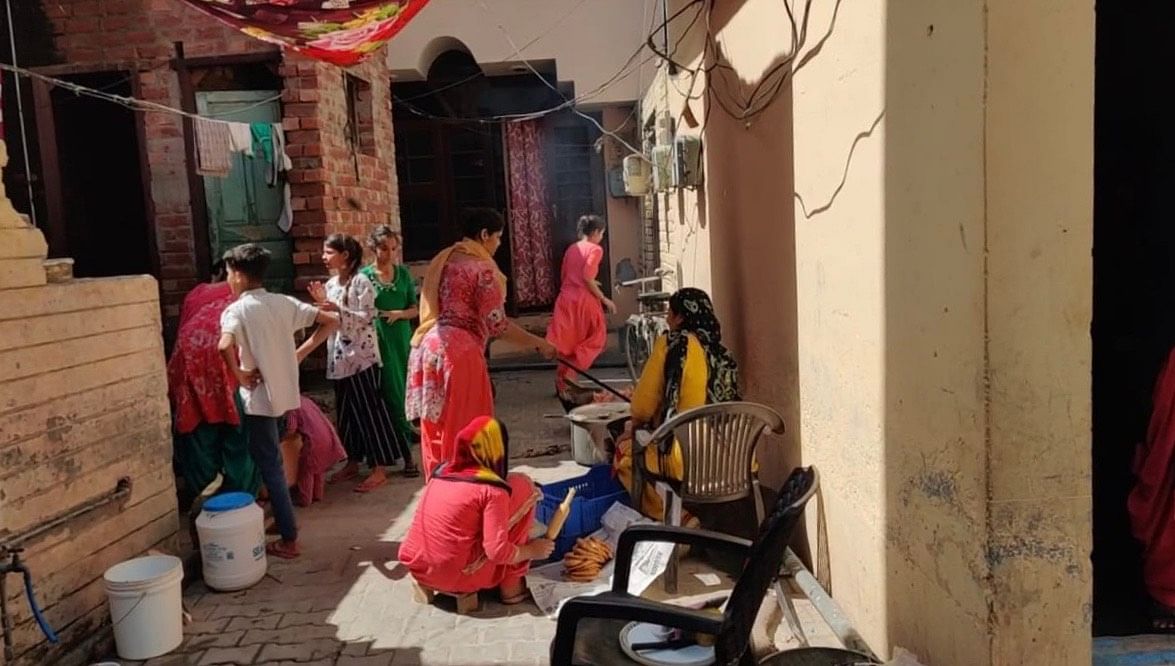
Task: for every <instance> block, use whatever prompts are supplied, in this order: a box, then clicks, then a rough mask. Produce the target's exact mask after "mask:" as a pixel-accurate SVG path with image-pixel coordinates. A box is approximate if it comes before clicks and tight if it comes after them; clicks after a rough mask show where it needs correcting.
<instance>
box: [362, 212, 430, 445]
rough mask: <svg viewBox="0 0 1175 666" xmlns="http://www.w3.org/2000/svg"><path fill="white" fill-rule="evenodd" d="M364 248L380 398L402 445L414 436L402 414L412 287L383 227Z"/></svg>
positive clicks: (397, 245)
mask: <svg viewBox="0 0 1175 666" xmlns="http://www.w3.org/2000/svg"><path fill="white" fill-rule="evenodd" d="M367 248H368V249H369V250H371V251H372V253H374V254H375V261H374V262H373V263H371V264H368V265H367V266H365V267H364V268H363V270H362V271H361V272H362V273H363V275H365V276H366V277H367V279H369V280H371V284H373V285H374V286H375V307H376V312H377V316H376V318H375V333H376V337H377V338H378V340H379V355H380V359H381V360H382V361H383V368H382V371H383V396H384V401H385V402H387V404H388V410H389V411H390V412H391V414H392V421H393V423H394V425H395V426H396V432H397V434H399V435H400V438H401V439H402V440H404V441H405V442H410V441H412V440H413V439H415V438H416V432H415V430H413V428H412V426H411V425H410V424H409V423H408V418H407V416H406V415H405V413H404V398H405V388H406V382H407V377H408V354H409V353H410V352H411V350H412V345H411V342H412V320H413V319H415V318H416V315H417V314H418V310H417V307H416V285H415V284H413V282H412V274H411V273H409V272H408V267H407V266H405V265H404V264H403V263H401V261H400V252H401V249H402V239H401V237H400V234H399V233H398V232H396V231H393V230H392V228H391V227H389V226H387V225H386V224H381V225H380V226H378V227H376V228H375V230H373V231H372V232H371V235H370V236H368V239H367Z"/></svg>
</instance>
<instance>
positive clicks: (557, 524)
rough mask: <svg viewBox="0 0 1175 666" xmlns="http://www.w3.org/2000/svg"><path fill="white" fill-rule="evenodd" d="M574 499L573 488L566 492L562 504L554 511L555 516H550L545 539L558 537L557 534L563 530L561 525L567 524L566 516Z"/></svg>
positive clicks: (569, 512)
mask: <svg viewBox="0 0 1175 666" xmlns="http://www.w3.org/2000/svg"><path fill="white" fill-rule="evenodd" d="M574 499H575V488H570V489H568V490H567V497H565V498H564V499H563V503H562V504H560V505H559V508H558V509H555V515H554V516H551V524H550V525H547V538H548V539H554V538H555V537H557V536H559V532H560V531H562V530H563V523H565V522H567V516H568V515H570V514H571V501H572V500H574Z"/></svg>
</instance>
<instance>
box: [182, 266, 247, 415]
mask: <svg viewBox="0 0 1175 666" xmlns="http://www.w3.org/2000/svg"><path fill="white" fill-rule="evenodd" d="M222 284H223V283H222ZM233 299H234V296H233V294H232V291H231V290H229V288H228V285H227V284H223V286H221V285H211V286H207V287H204V286H201V288H199V290H198V291H197V290H193V293H192V294H191V295H190V297H189V298H187V299H185V300H184V308H183V314H182V315H181V318H182V320H183V323H182V324H180V328H179V332H178V334H177V335H176V342H175V349H174V350H173V351H172V353H171V360H169V361H168V363H167V388H168V394H169V395H170V397H171V404H172V411H173V412H174V413H175V431H176V432H177V433H179V434H181V435H183V434H187V433H189V432H192V431H193V430H195V429H196V428H197V427H199V426H200V425H203V424H213V423H227V424H230V425H237V424H239V423H240V422H241V416H240V414H238V413H237V406H236V403H235V402H234V400H233V396H234V395H235V394H236V391H237V381H236V379H235V378H233V376H232V374H231V373H230V372H229V369H228V368H227V367H225V365H224V361H222V360H221V358H220V351H219V349H218V348H217V344H218V343H219V342H220V314H221V313H222V312H224V309H225V308H226V307H228V305H229V303H232V302H233Z"/></svg>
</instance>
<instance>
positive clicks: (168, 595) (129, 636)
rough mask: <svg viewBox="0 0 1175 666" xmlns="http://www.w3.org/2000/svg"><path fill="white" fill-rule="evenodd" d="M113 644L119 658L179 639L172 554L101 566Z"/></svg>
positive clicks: (156, 651)
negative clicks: (103, 568)
mask: <svg viewBox="0 0 1175 666" xmlns="http://www.w3.org/2000/svg"><path fill="white" fill-rule="evenodd" d="M103 579H104V580H105V582H106V597H107V599H109V600H110V621H111V623H112V624H113V626H114V644H115V647H116V648H117V649H118V656H119V657H121V658H123V659H132V660H147V659H151V658H154V657H159V656H161V655H165V654H167V653H168V652H171V651H172V650H174V649H176V648H178V647H179V646H180V643H182V642H183V640H184V617H183V592H182V590H181V588H180V582H181V581H182V580H183V579H184V567H183V563H182V562H180V559H179V558H178V557H172V556H170V555H150V556H148V557H139V558H136V559H133V560H127V561H126V562H123V563H122V564H116V565H114V566H112V567H110V568H109V569H107V570H106V574H105V575H104V576H103Z"/></svg>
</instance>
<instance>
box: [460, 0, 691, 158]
mask: <svg viewBox="0 0 1175 666" xmlns="http://www.w3.org/2000/svg"><path fill="white" fill-rule="evenodd" d="M477 2H478V4H479V5H481V8H482V10H483V11H484V12H485V13H486V15H488V16H490V17H491V18H492V20H494V21H495V22H497V25H498V30H499V31H500V32H501V33H502V36H503V37H505V38H506V41H507V42H509V43H510V45H511V46H513V47H514V48H515V49H516V50H520V49H518V44H517V42H515V41H514V38H513V37H511V36H510V31H509V30H507V29H506V26H504V25H502V22H501V21H499V20H498V19H497V15H495V14H494V12H493V10H492V9H490V6H489V5H487V4H486V2H485V0H477ZM666 23H668V19H667V20H666ZM637 53H639V51H638V52H637ZM634 57H635V56H634ZM522 64H523V65H526V68H527V69H529V70H530V71H531V72H533V73H534V75H535V76H537V77H538V78H539V80H540V81H542V82H543V84H544V85H546V86H547V87H548V88H550V89H551V90H553V91H554V92H555V94H556V95H558V96H559V97H562V98H563V101H564V102H565V103H566V104H567V105H569V106H570V108H571V112H572V113H574V114H575V115H577V116H579V117H580V118H583V119H584V120H586V121H588V122H589V123H591V124H593V125H595V126H596V128H598V129H599V130H600V132H602V133H603V134H604V135H606V136H610V137H612V138H613V139H614V140H616V141H617V142H618V143H620V144H621V145H622V146H624V147H625V148H628V149H629V150H631V151H632V153H633V154H634V155H637V156H639V157H640V158H641V159H643V160H645V161H646V162H649V163H650V164H651V163H652V162H651V160H649V158H648V157H647V156H645V154H644V151H642V150H641V149H640V148H637V147H636V146H634V145H632V144H631V143H629V142H628V140H627V139H625V138H624V137H622V136H620V135H619V134H617V133H616V132H613V131H612V130H610V129H608V128H606V127H604V126H603V125H602V124H601V123H600V121H598V120H596V119H595V118H593V117H592V116H590V115H588V114H586V113H584V112H583V111H580V110H579V109H577V108H575V106H574V102H573V101H572V100H569V99H567V96H566V95H564V94H563V91H561V90H559V87H558V86H556V85H554V84H553V83H551V82H550V81H548V80H547V79H546V78H545V77H544V76H543V75H542V74H540V73H539V70H537V69H535V67H534V65H532V64H531V63H530V61H529V60H527V59H525V58H523V59H522Z"/></svg>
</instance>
